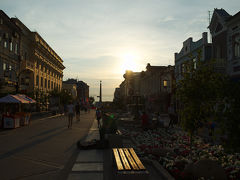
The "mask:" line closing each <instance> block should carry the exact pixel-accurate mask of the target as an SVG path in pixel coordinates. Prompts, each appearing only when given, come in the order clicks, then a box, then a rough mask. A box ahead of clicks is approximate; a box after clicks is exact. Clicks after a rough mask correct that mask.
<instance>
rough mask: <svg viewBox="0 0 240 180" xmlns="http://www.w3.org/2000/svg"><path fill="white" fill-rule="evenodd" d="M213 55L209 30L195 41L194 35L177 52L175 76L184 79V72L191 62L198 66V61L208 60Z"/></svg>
mask: <svg viewBox="0 0 240 180" xmlns="http://www.w3.org/2000/svg"><path fill="white" fill-rule="evenodd" d="M211 56H212V45H211V43H208V37H207V32H204V33H202V38H201V39H199V40H198V41H196V42H194V41H193V39H192V37H190V38H188V39H187V40H186V41H184V42H183V47H182V49H181V51H180V52H179V53H175V78H176V81H178V80H181V79H182V74H183V73H184V72H185V71H186V70H187V66H188V64H189V63H190V62H191V63H192V64H193V67H194V68H195V69H196V68H197V61H198V60H200V61H208V60H210V59H211Z"/></svg>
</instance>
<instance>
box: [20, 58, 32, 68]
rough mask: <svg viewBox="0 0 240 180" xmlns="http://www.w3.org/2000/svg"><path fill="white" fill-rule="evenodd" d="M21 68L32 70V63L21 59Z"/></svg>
mask: <svg viewBox="0 0 240 180" xmlns="http://www.w3.org/2000/svg"><path fill="white" fill-rule="evenodd" d="M21 69H22V70H24V69H28V70H31V71H34V63H33V62H30V61H27V60H23V61H22V62H21Z"/></svg>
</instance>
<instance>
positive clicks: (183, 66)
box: [181, 64, 185, 73]
mask: <svg viewBox="0 0 240 180" xmlns="http://www.w3.org/2000/svg"><path fill="white" fill-rule="evenodd" d="M184 72H185V64H181V73H184Z"/></svg>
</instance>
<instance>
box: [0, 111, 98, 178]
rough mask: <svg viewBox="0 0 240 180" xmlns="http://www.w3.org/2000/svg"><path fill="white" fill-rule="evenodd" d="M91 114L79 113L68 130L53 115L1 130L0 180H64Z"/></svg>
mask: <svg viewBox="0 0 240 180" xmlns="http://www.w3.org/2000/svg"><path fill="white" fill-rule="evenodd" d="M94 115H95V113H94V111H92V112H91V113H87V114H85V112H83V113H82V114H81V121H80V122H79V123H78V122H75V119H74V123H73V127H72V129H68V128H67V123H68V122H67V117H66V116H55V117H52V118H44V119H40V120H35V121H33V122H32V123H31V125H30V126H29V127H21V128H18V129H14V130H6V131H5V130H4V131H1V132H0V174H1V180H9V179H24V180H30V179H31V180H32V179H34V180H38V179H39V180H40V179H51V180H52V179H66V177H67V175H68V171H69V167H70V168H71V167H72V164H71V163H72V162H74V161H75V158H76V156H77V148H76V142H77V140H79V139H81V138H84V137H85V136H86V135H87V133H88V131H89V128H90V127H91V125H92V122H93V119H94Z"/></svg>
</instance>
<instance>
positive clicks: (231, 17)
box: [227, 11, 240, 22]
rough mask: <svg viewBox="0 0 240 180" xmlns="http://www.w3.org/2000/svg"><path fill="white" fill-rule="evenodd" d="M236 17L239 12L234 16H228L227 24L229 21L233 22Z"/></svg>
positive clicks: (239, 15) (238, 15)
mask: <svg viewBox="0 0 240 180" xmlns="http://www.w3.org/2000/svg"><path fill="white" fill-rule="evenodd" d="M237 17H240V11H239V12H238V13H236V14H235V15H233V16H230V17H229V18H228V19H227V21H228V22H229V21H231V20H233V19H235V18H237Z"/></svg>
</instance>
